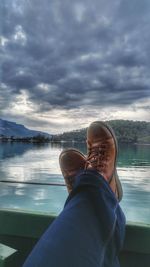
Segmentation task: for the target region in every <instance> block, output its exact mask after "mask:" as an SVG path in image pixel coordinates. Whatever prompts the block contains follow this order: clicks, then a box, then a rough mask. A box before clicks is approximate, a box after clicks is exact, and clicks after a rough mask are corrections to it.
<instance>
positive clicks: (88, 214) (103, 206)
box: [23, 171, 125, 267]
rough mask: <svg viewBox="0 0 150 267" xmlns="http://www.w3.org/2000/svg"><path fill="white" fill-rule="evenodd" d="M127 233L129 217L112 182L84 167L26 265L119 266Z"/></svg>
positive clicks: (68, 266)
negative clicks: (58, 213) (61, 209)
mask: <svg viewBox="0 0 150 267" xmlns="http://www.w3.org/2000/svg"><path fill="white" fill-rule="evenodd" d="M124 233H125V217H124V214H123V212H122V210H121V208H120V206H119V204H118V201H117V199H116V197H115V195H114V193H113V192H112V190H111V188H110V187H109V184H108V183H107V182H106V181H105V179H104V178H103V177H102V176H101V175H99V174H98V173H97V172H96V171H86V172H85V171H82V172H80V173H78V175H77V177H76V182H75V184H74V188H73V191H72V192H71V194H70V195H69V197H68V199H67V200H66V203H65V206H64V209H63V211H62V212H61V213H60V215H59V216H58V217H57V218H56V220H55V221H54V222H53V223H52V224H51V225H50V226H49V228H48V229H47V231H46V232H45V233H44V234H43V236H42V237H41V239H40V240H39V242H38V243H37V244H36V246H35V247H34V249H33V251H32V252H31V253H30V255H29V257H28V258H27V260H26V262H25V263H24V265H23V267H102V266H104V267H118V266H119V262H118V258H117V255H118V253H119V250H120V249H121V247H122V245H123V240H124Z"/></svg>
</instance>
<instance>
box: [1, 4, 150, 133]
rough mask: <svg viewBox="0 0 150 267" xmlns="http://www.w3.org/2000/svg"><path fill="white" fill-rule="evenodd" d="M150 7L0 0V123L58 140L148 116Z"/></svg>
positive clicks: (149, 96)
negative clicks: (96, 124)
mask: <svg viewBox="0 0 150 267" xmlns="http://www.w3.org/2000/svg"><path fill="white" fill-rule="evenodd" d="M149 25H150V1H149V0H142V1H141V0H132V1H131V0H114V1H112V0H93V1H91V0H82V1H76V0H63V1H62V0H3V1H0V62H1V63H0V118H2V119H6V120H10V121H15V122H17V123H21V124H24V125H25V126H26V127H28V128H30V129H35V130H42V131H45V132H48V133H61V132H64V131H69V130H72V129H78V128H84V127H87V126H88V125H89V123H91V122H92V121H94V120H114V119H128V120H145V121H149V118H150V116H149V110H150V90H149V88H150V60H149V59H150V28H149V27H150V26H149Z"/></svg>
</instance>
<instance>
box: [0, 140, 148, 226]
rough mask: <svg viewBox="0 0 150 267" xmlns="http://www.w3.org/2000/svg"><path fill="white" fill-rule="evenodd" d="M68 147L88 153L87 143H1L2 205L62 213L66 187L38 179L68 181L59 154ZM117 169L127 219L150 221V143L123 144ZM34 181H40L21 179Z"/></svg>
mask: <svg viewBox="0 0 150 267" xmlns="http://www.w3.org/2000/svg"><path fill="white" fill-rule="evenodd" d="M66 147H75V148H77V149H80V150H81V151H82V152H83V153H86V146H85V144H79V143H74V144H69V143H65V144H61V145H60V144H45V145H40V146H37V145H35V144H25V143H0V181H4V182H0V208H1V209H17V210H25V211H26V210H28V211H31V212H33V211H34V212H41V213H51V214H54V215H57V214H59V212H60V211H61V210H62V208H63V205H64V202H65V199H66V197H67V190H66V187H65V186H50V185H49V186H47V185H38V182H40V183H50V182H52V183H53V182H54V183H57V182H58V183H64V181H63V177H62V175H61V172H60V169H59V164H58V157H59V154H60V152H61V151H62V149H63V148H66ZM117 169H118V174H119V176H120V180H121V182H122V186H123V190H124V196H123V200H122V201H121V206H122V208H123V210H124V212H125V215H126V218H127V220H128V221H132V222H143V223H149V224H150V208H149V207H150V146H127V145H126V146H120V147H119V158H118V168H117ZM5 181H10V182H9V183H6V182H5ZM11 181H17V183H11ZM31 181H32V182H36V183H37V184H36V185H29V184H21V183H19V182H31Z"/></svg>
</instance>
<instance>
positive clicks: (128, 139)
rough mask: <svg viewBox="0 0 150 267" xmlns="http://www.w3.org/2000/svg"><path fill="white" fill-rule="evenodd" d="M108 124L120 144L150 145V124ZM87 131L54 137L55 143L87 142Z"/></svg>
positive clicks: (109, 122) (128, 122) (118, 121)
mask: <svg viewBox="0 0 150 267" xmlns="http://www.w3.org/2000/svg"><path fill="white" fill-rule="evenodd" d="M107 123H108V124H109V125H110V126H111V127H112V128H113V130H114V131H115V134H116V137H117V140H118V142H120V143H138V144H139V143H140V144H150V122H145V121H129V120H112V121H107ZM86 131H87V129H86V128H84V129H80V130H74V131H71V132H64V133H63V134H57V135H54V136H53V137H52V139H53V141H61V140H63V141H85V140H86Z"/></svg>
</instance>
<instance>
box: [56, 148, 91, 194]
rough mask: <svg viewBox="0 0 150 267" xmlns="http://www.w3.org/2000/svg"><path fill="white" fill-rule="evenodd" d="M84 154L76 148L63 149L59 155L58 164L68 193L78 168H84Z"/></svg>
mask: <svg viewBox="0 0 150 267" xmlns="http://www.w3.org/2000/svg"><path fill="white" fill-rule="evenodd" d="M85 163H86V158H85V156H84V155H83V154H82V153H81V152H79V151H78V150H76V149H66V150H63V151H62V152H61V154H60V156H59V165H60V169H61V171H62V174H63V176H64V179H65V183H66V186H67V190H68V193H70V192H71V191H72V189H73V184H74V181H75V176H76V175H77V173H78V172H79V171H80V170H84V168H85Z"/></svg>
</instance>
